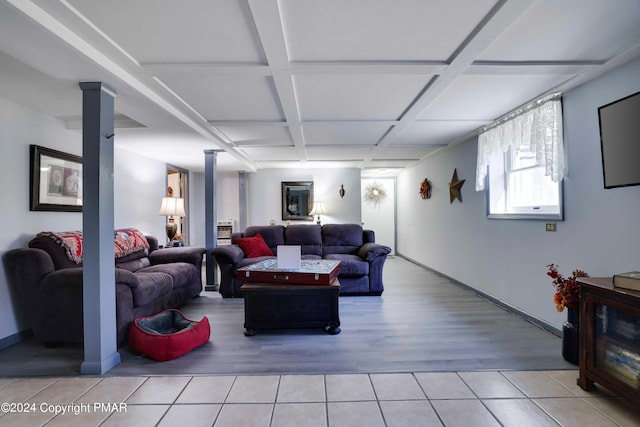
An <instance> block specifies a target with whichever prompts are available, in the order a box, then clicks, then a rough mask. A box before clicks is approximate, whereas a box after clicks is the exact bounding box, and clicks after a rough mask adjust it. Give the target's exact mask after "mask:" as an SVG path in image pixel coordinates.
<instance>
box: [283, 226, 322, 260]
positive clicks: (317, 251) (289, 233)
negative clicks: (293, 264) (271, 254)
mask: <svg viewBox="0 0 640 427" xmlns="http://www.w3.org/2000/svg"><path fill="white" fill-rule="evenodd" d="M284 242H285V245H298V246H300V253H301V254H302V255H318V256H322V227H321V226H320V225H318V224H312V225H306V224H294V225H290V226H288V227H287V228H285V229H284Z"/></svg>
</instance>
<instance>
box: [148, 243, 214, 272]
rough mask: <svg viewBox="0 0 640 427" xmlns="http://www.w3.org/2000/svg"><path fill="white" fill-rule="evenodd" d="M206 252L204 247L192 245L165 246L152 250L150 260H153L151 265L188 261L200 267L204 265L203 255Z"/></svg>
mask: <svg viewBox="0 0 640 427" xmlns="http://www.w3.org/2000/svg"><path fill="white" fill-rule="evenodd" d="M204 253H205V250H204V248H198V247H191V246H183V247H174V248H164V249H158V250H156V251H153V252H151V253H150V254H149V261H151V265H156V264H170V263H172V262H186V263H189V264H193V265H195V266H196V267H199V266H201V265H202V256H203V255H204Z"/></svg>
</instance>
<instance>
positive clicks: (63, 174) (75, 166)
mask: <svg viewBox="0 0 640 427" xmlns="http://www.w3.org/2000/svg"><path fill="white" fill-rule="evenodd" d="M30 149H31V152H30V157H31V162H30V163H31V168H30V171H31V175H30V188H31V197H30V200H31V205H30V210H32V211H59V212H82V157H80V156H75V155H73V154H68V153H63V152H62V151H57V150H52V149H50V148H45V147H41V146H39V145H31V146H30Z"/></svg>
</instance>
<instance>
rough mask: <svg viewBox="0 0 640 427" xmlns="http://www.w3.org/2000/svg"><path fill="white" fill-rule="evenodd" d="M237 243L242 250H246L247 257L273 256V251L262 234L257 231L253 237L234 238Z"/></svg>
mask: <svg viewBox="0 0 640 427" xmlns="http://www.w3.org/2000/svg"><path fill="white" fill-rule="evenodd" d="M234 243H237V244H238V246H240V248H242V252H244V256H245V258H258V257H260V256H273V252H272V251H271V249H269V246H267V243H266V242H265V241H264V238H263V237H262V234H260V233H256V235H255V236H253V237H240V238H237V239H235V240H234Z"/></svg>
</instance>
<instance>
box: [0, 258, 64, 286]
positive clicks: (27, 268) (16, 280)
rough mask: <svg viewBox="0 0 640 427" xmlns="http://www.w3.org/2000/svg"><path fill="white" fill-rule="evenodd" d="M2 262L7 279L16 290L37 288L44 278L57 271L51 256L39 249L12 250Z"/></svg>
mask: <svg viewBox="0 0 640 427" xmlns="http://www.w3.org/2000/svg"><path fill="white" fill-rule="evenodd" d="M2 261H3V262H4V269H5V272H6V274H7V279H8V281H9V283H12V284H13V286H14V287H15V288H16V289H18V288H20V287H24V286H31V287H33V288H37V287H38V285H39V284H40V281H42V278H43V277H45V276H46V275H48V274H51V273H53V272H54V271H55V266H54V265H53V260H52V259H51V256H49V254H48V253H47V252H46V251H44V250H42V249H37V248H20V249H12V250H10V251H8V252H6V253H5V254H4V256H3V257H2Z"/></svg>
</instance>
